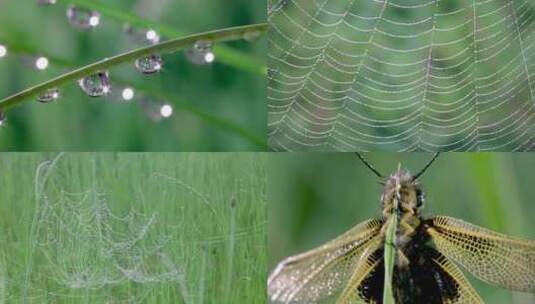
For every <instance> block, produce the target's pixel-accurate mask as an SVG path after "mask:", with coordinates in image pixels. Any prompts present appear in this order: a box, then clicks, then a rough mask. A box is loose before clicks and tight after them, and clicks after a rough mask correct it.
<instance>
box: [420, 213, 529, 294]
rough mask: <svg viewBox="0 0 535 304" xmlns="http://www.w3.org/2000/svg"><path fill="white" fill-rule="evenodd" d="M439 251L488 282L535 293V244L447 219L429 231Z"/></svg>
mask: <svg viewBox="0 0 535 304" xmlns="http://www.w3.org/2000/svg"><path fill="white" fill-rule="evenodd" d="M427 232H428V233H429V235H430V236H431V238H432V240H433V242H434V244H435V246H436V247H437V249H438V250H439V251H440V252H441V253H443V254H444V255H445V256H446V257H448V258H450V259H452V260H453V261H455V262H457V263H459V264H460V265H462V266H463V267H464V268H465V269H466V270H468V271H469V272H471V273H472V274H473V275H474V276H476V277H478V278H479V279H481V280H482V281H485V282H487V283H490V284H493V285H497V286H501V287H505V288H508V289H511V290H518V291H525V292H535V241H528V240H521V239H514V238H510V237H508V236H506V235H503V234H500V233H497V232H494V231H491V230H488V229H485V228H481V227H478V226H475V225H472V224H470V223H467V222H464V221H461V220H458V219H455V218H451V217H445V216H439V217H435V218H433V219H431V224H430V228H428V231H427Z"/></svg>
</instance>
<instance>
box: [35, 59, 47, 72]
mask: <svg viewBox="0 0 535 304" xmlns="http://www.w3.org/2000/svg"><path fill="white" fill-rule="evenodd" d="M35 68H37V69H38V70H41V71H42V70H45V69H46V68H48V58H46V57H38V58H37V59H36V60H35Z"/></svg>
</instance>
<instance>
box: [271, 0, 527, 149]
mask: <svg viewBox="0 0 535 304" xmlns="http://www.w3.org/2000/svg"><path fill="white" fill-rule="evenodd" d="M268 15H269V17H268V20H269V23H270V26H271V29H270V35H269V43H270V50H269V57H268V58H269V70H268V81H269V84H268V108H269V143H270V147H271V148H272V149H273V150H285V151H288V150H342V151H349V150H362V151H369V150H390V151H436V150H453V151H466V150H469V151H487V150H495V151H527V150H533V149H534V148H535V84H534V82H535V78H534V77H533V76H534V73H535V49H534V44H535V2H533V1H529V0H514V1H513V0H452V1H450V0H447V1H446V0H280V1H271V5H270V7H269V11H268Z"/></svg>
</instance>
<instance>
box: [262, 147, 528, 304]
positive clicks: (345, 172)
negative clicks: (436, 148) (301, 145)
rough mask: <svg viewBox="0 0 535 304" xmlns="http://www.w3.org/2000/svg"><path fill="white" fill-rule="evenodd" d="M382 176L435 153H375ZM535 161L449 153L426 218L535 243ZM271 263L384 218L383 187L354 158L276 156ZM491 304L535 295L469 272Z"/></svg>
mask: <svg viewBox="0 0 535 304" xmlns="http://www.w3.org/2000/svg"><path fill="white" fill-rule="evenodd" d="M366 156H367V157H368V158H369V161H370V162H371V163H372V164H374V165H375V166H376V168H377V169H378V170H379V171H380V172H381V173H382V174H383V175H388V174H390V173H391V172H393V171H395V170H396V168H397V166H398V163H401V165H402V168H405V169H409V170H410V171H411V172H413V173H415V171H418V170H420V169H421V168H422V167H423V166H424V165H425V163H426V162H427V161H428V160H429V159H430V158H431V156H432V155H431V154H425V153H411V154H399V153H398V154H389V153H368V154H366ZM534 167H535V157H534V156H533V155H531V154H530V153H445V154H442V155H441V156H440V157H439V159H438V160H437V161H436V162H435V164H433V165H432V166H431V167H430V169H429V170H428V171H427V173H426V174H425V175H424V176H423V177H422V178H421V181H422V184H423V186H424V190H425V192H426V200H425V202H426V205H425V209H424V215H428V216H431V215H448V216H452V217H456V218H459V219H462V220H465V221H469V222H471V223H473V224H476V225H478V226H483V227H487V228H490V229H492V230H495V231H499V232H502V233H506V234H508V235H510V236H516V237H523V238H529V239H535V223H534V222H533V220H532V217H533V216H532V215H533V214H535V204H533V197H535V188H534V187H533V180H534V179H535V172H534V171H533V168H534ZM268 181H269V182H268V196H269V214H268V217H269V219H270V220H269V233H268V234H269V259H268V260H269V262H268V265H269V266H268V269H273V268H274V267H275V265H276V263H277V262H279V261H280V260H281V259H283V258H285V257H287V256H289V255H294V254H297V253H300V252H302V251H305V250H308V249H312V248H315V247H317V246H319V245H321V244H323V243H325V242H326V241H328V240H331V239H333V238H334V237H336V236H338V235H340V234H342V233H343V232H345V231H347V230H349V228H351V227H352V226H354V225H356V224H358V223H360V222H361V221H364V220H366V219H369V218H373V217H379V216H380V213H381V210H380V205H379V196H380V194H381V191H382V186H381V185H380V184H379V183H378V179H377V177H376V176H375V175H373V173H371V172H370V171H369V170H368V169H367V168H366V167H364V165H363V164H362V163H360V162H359V161H358V159H357V157H356V156H355V155H354V154H352V153H346V154H344V153H338V154H335V153H332V154H327V153H309V154H299V153H292V154H287V153H284V154H277V155H273V156H272V157H271V159H270V163H269V172H268ZM465 274H466V275H467V277H468V279H469V280H470V282H471V283H472V284H473V286H474V287H475V288H476V290H477V291H478V293H479V294H480V295H481V297H482V298H483V300H484V301H485V303H515V304H527V303H534V301H535V298H534V297H533V295H529V294H521V293H512V292H510V291H507V290H505V289H501V288H496V287H493V286H490V285H487V284H485V283H483V282H481V281H479V280H477V279H475V278H474V277H473V276H471V275H469V274H468V273H467V272H465Z"/></svg>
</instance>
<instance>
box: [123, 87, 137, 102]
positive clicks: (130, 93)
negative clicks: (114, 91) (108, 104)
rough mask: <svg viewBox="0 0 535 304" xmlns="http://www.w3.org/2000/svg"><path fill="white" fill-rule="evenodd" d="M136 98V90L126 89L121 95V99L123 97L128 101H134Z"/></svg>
mask: <svg viewBox="0 0 535 304" xmlns="http://www.w3.org/2000/svg"><path fill="white" fill-rule="evenodd" d="M135 96H136V93H135V92H134V89H132V88H124V89H123V92H122V93H121V97H123V99H124V100H126V101H129V100H132V99H134V97H135Z"/></svg>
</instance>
